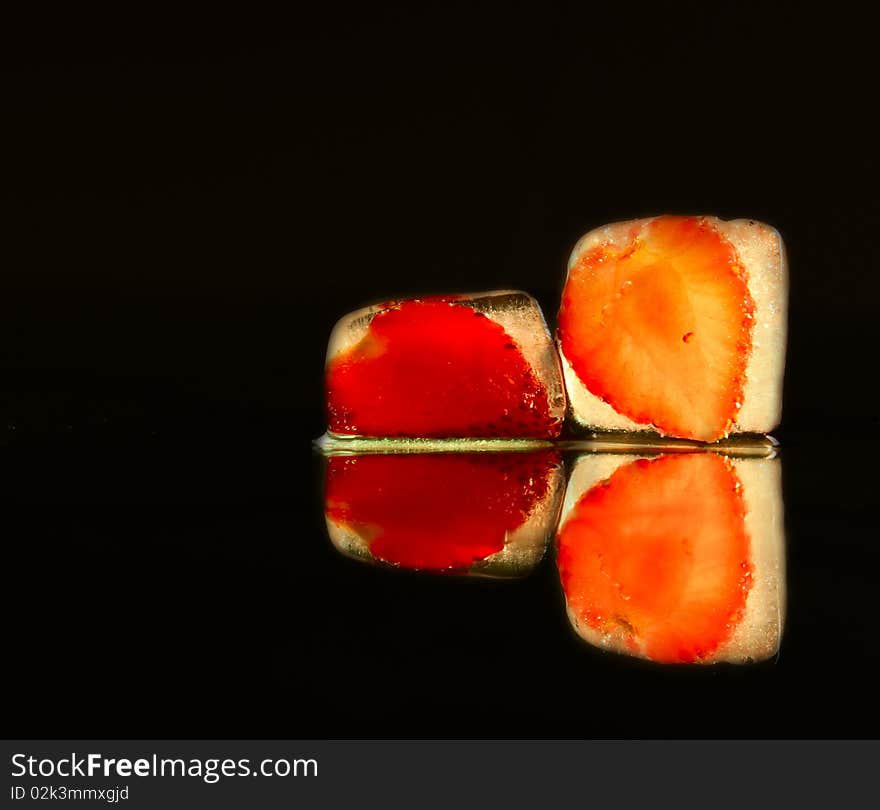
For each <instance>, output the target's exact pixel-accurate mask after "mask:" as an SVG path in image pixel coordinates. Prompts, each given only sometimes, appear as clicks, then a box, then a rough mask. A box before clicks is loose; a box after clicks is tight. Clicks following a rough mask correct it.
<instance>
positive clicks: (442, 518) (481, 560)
mask: <svg viewBox="0 0 880 810" xmlns="http://www.w3.org/2000/svg"><path fill="white" fill-rule="evenodd" d="M562 484H563V472H562V466H561V462H560V458H559V454H558V453H557V452H555V451H542V452H535V453H485V454H480V453H469V454H465V453H456V454H394V455H363V456H350V457H335V458H331V459H329V461H328V466H327V475H326V487H325V514H326V518H327V526H328V530H329V532H330V537H331V540H332V541H333V543H334V545H335V546H336V547H337V548H338V549H339V550H340V551H342V552H343V553H346V554H349V555H351V556H355V557H359V558H361V559H366V560H369V561H378V562H384V563H389V564H392V565H396V566H400V567H402V568H408V569H414V570H426V571H447V570H459V571H472V572H474V573H485V574H488V575H498V576H506V575H512V576H517V575H521V574H523V573H525V572H526V571H527V570H528V569H529V568H530V567H532V566H533V565H535V564H536V563H537V562H538V560H540V558H541V556H542V554H543V552H544V548H545V545H546V543H547V541H548V540H549V537H550V535H551V534H552V532H553V528H554V524H555V518H556V513H557V505H558V503H559V500H560V497H561V490H562Z"/></svg>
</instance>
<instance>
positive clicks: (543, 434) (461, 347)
mask: <svg viewBox="0 0 880 810" xmlns="http://www.w3.org/2000/svg"><path fill="white" fill-rule="evenodd" d="M326 384H327V410H328V418H329V428H330V432H331V433H335V434H342V435H356V436H374V437H425V438H449V437H529V438H548V437H553V436H557V435H558V434H559V432H560V430H561V427H562V419H563V416H564V407H565V394H564V391H563V388H562V380H561V375H560V371H559V361H558V359H557V357H556V355H555V350H554V347H553V343H552V340H551V338H550V334H549V332H548V330H547V326H546V324H545V323H544V320H543V316H542V315H541V312H540V309H539V308H538V306H537V303H536V302H535V301H534V299H532V298H531V297H530V296H527V295H526V294H525V293H516V292H511V293H503V292H502V293H494V294H485V295H479V296H470V297H455V298H431V299H413V300H408V301H399V302H391V303H389V304H384V305H381V306H379V307H372V308H370V309H367V310H362V311H361V312H358V313H353V314H352V315H350V316H348V317H346V318H344V319H343V320H342V321H340V322H339V324H337V327H336V329H335V330H334V333H333V335H332V336H331V341H330V351H329V354H328V362H327V369H326Z"/></svg>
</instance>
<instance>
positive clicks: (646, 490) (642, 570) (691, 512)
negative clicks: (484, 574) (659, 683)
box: [557, 454, 752, 663]
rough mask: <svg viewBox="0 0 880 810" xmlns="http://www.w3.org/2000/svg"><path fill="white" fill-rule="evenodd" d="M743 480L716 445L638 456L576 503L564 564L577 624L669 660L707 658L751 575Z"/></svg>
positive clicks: (563, 544)
mask: <svg viewBox="0 0 880 810" xmlns="http://www.w3.org/2000/svg"><path fill="white" fill-rule="evenodd" d="M744 518H745V506H744V501H743V498H742V492H741V485H740V483H739V480H738V478H737V476H736V473H735V472H734V470H733V467H732V465H731V463H730V461H729V460H728V459H724V458H722V457H721V456H717V455H715V454H690V455H679V456H662V457H660V458H658V459H656V460H647V459H639V460H637V461H634V462H631V463H628V464H625V465H623V466H621V467H619V468H618V469H617V470H616V471H615V472H614V473H613V474H612V475H611V476H610V478H608V479H606V480H604V481H602V482H600V483H598V484H596V485H595V486H593V487H592V488H591V489H590V490H588V491H587V492H586V493H585V494H584V495H583V496H582V497H581V498H580V500H579V501H578V502H577V503H576V504H575V506H574V507H573V509H572V511H571V512H570V514H569V517H568V519H567V520H566V521H565V522H564V523H563V525H562V526H561V528H560V530H559V533H558V537H557V547H558V557H557V560H558V567H559V576H560V579H561V582H562V587H563V590H564V592H565V598H566V602H567V604H568V608H569V612H570V615H572V617H573V619H574V621H575V623H576V625H578V624H581V625H585V626H586V628H588V629H589V630H590V631H592V632H593V633H598V634H599V635H600V637H601V638H603V639H604V642H605V643H607V644H608V645H609V646H612V647H616V648H618V649H622V650H625V651H628V652H630V653H631V654H634V655H641V656H644V657H646V658H649V659H651V660H654V661H659V662H664V663H690V662H699V661H702V660H704V659H706V658H707V657H708V656H710V655H711V654H712V653H714V652H715V651H716V650H717V649H718V648H719V647H720V646H721V645H723V644H724V643H725V642H726V641H727V640H728V639H729V638H730V637H731V635H732V633H733V630H734V628H735V627H736V626H737V624H738V623H739V622H740V621H741V619H742V617H743V615H744V612H745V605H746V599H747V596H748V593H749V590H750V588H751V582H752V563H751V561H750V540H749V537H748V534H747V532H746V528H745V520H744Z"/></svg>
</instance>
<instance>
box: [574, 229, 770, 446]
mask: <svg viewBox="0 0 880 810" xmlns="http://www.w3.org/2000/svg"><path fill="white" fill-rule="evenodd" d="M753 317H754V303H753V301H752V298H751V296H750V294H749V289H748V284H747V280H746V276H745V269H744V267H743V264H742V263H741V262H740V260H739V258H738V256H737V253H736V250H735V249H734V247H733V246H732V245H731V244H730V242H728V241H727V240H726V239H725V238H724V237H723V236H722V235H721V234H720V233H719V232H718V230H717V229H716V228H715V227H714V225H713V224H712V222H711V221H709V220H708V219H707V218H705V217H674V216H663V217H657V218H656V219H651V220H642V221H639V222H636V223H634V224H633V226H632V227H631V229H630V231H629V233H628V234H627V237H626V238H625V239H623V240H616V241H614V242H612V241H606V242H604V243H601V244H598V245H596V246H595V247H593V248H591V249H587V250H585V251H584V252H583V253H582V254H581V255H580V256H578V257H577V258H576V261H575V262H574V264H573V266H572V267H571V269H570V271H569V275H568V279H567V281H566V285H565V290H564V292H563V298H562V306H561V308H560V311H559V343H560V347H561V350H562V353H563V354H564V356H565V358H566V359H567V360H568V362H569V363H570V365H571V367H572V369H573V371H574V373H575V374H576V375H577V377H578V379H579V380H580V381H581V382H582V383H583V385H584V386H585V387H586V388H587V389H588V390H589V391H590V392H592V393H593V394H595V395H596V396H597V397H599V398H600V399H602V400H604V401H605V402H607V403H608V404H609V405H611V407H612V408H614V410H616V411H617V412H618V413H619V414H622V415H623V416H626V417H628V418H629V419H631V420H632V421H634V422H636V423H638V424H643V425H652V426H653V427H654V428H656V429H657V430H658V431H659V432H660V433H662V434H666V435H670V436H678V437H682V438H688V439H696V440H698V441H705V442H712V441H716V440H718V439H721V438H723V437H725V436H726V435H727V434H728V433H729V432H730V430H731V428H732V427H733V424H734V421H735V419H736V415H737V412H738V411H739V409H740V407H741V403H742V401H743V387H744V382H745V371H746V364H747V362H748V358H749V354H750V351H751V331H752V322H753Z"/></svg>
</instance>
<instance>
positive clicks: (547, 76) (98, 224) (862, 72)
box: [0, 3, 880, 737]
mask: <svg viewBox="0 0 880 810" xmlns="http://www.w3.org/2000/svg"><path fill="white" fill-rule="evenodd" d="M4 29H5V30H4V34H3V36H4V39H5V42H4V49H3V53H4V56H5V64H4V69H3V74H2V83H0V88H2V105H3V108H2V109H3V115H2V134H0V145H2V155H3V157H2V161H0V167H2V168H0V172H2V174H0V200H2V208H0V216H2V234H3V237H2V238H3V248H2V255H3V271H2V278H3V281H4V284H3V292H2V295H0V353H2V369H0V371H2V373H0V410H2V413H0V476H2V481H0V484H2V490H0V491H2V508H3V514H4V517H5V518H6V519H5V520H4V529H3V540H2V550H3V569H2V570H3V585H2V589H0V590H2V593H3V598H4V601H5V602H6V603H7V604H6V606H5V608H4V612H3V617H4V625H5V632H4V636H3V643H4V655H3V661H4V667H3V669H4V671H5V675H6V678H7V680H8V685H7V692H6V694H7V695H8V696H9V699H8V701H6V703H7V706H6V708H5V709H4V732H5V733H6V734H7V735H9V736H19V737H24V736H31V737H34V736H46V737H61V736H80V737H82V736H104V737H147V736H163V737H169V736H177V737H184V736H190V737H212V736H224V737H271V736H277V737H301V736H313V737H314V736H388V735H420V736H435V735H441V736H442V735H457V736H472V735H474V736H477V735H482V736H504V735H517V736H545V735H557V736H576V737H592V736H641V737H678V736H689V735H690V736H693V735H700V736H703V735H705V736H717V737H727V736H731V737H742V736H744V737H753V736H775V737H779V736H857V737H859V736H872V735H873V736H875V735H876V733H877V704H876V700H875V698H874V690H873V688H872V686H873V683H874V682H875V680H876V678H877V663H878V652H877V642H876V634H877V633H876V631H877V619H878V611H877V606H876V598H877V597H876V586H877V583H878V579H880V574H878V571H877V565H878V562H880V555H878V547H877V534H878V532H877V518H876V514H875V505H876V503H877V497H876V494H875V483H876V472H875V463H876V462H875V456H876V451H877V446H878V441H877V440H878V433H880V422H878V408H877V405H876V401H877V400H876V396H875V393H874V392H875V389H876V382H875V377H876V357H875V354H876V346H877V294H878V292H880V284H878V279H877V267H878V247H877V244H878V243H877V237H876V233H875V231H876V228H877V225H878V222H880V216H878V214H880V212H878V203H877V195H876V189H877V187H878V184H880V173H878V166H877V157H876V143H877V135H878V133H877V131H876V129H875V128H874V126H873V124H872V120H873V117H874V107H875V106H876V99H875V97H876V80H877V78H878V77H877V69H876V46H875V44H874V43H873V41H872V35H871V30H872V28H871V25H870V22H869V21H868V20H867V19H862V18H860V17H859V16H858V14H857V13H855V12H850V11H848V10H846V9H845V8H844V7H843V6H838V5H837V4H835V5H834V6H833V7H831V9H830V10H829V9H825V10H824V11H823V12H822V13H821V14H820V13H819V12H817V11H815V12H814V11H810V10H807V9H806V8H805V7H803V6H802V5H801V4H791V5H788V4H775V5H773V6H772V7H766V4H765V7H762V6H761V5H759V4H756V5H754V6H746V5H742V4H734V3H730V4H706V3H700V4H689V3H678V4H674V7H670V8H667V7H664V6H662V5H661V4H656V5H653V6H649V7H644V8H642V7H639V6H636V5H633V4H629V3H627V4H620V7H619V8H618V7H614V4H609V5H607V6H598V7H597V6H592V5H590V4H586V3H582V4H572V5H570V6H566V5H557V6H553V7H550V6H541V5H540V4H510V5H507V6H504V7H496V8H490V7H488V6H482V5H474V4H471V3H461V4H456V3H446V4H443V5H442V6H436V7H430V6H427V5H419V6H418V7H417V8H407V7H405V6H400V7H397V8H395V7H385V8H382V9H380V8H377V7H370V8H366V7H361V8H360V9H359V10H356V11H355V10H350V9H345V8H343V7H341V6H339V5H336V4H333V5H332V6H328V7H327V8H326V9H325V10H310V11H307V12H302V13H299V14H298V15H291V16H289V17H287V18H285V19H269V18H265V19H257V18H254V19H251V20H248V21H244V20H241V19H239V18H236V17H230V18H225V19H218V18H217V17H214V16H212V17H210V18H199V19H182V18H180V17H173V18H168V19H153V18H149V17H147V16H144V17H142V18H136V17H135V16H134V15H132V17H131V18H130V19H121V18H118V17H101V18H95V19H84V18H82V17H71V18H70V19H63V20H59V19H57V18H55V19H53V20H52V25H51V27H50V26H49V25H48V21H46V20H40V21H37V22H36V23H34V22H32V21H28V22H22V23H20V24H19V23H18V22H12V21H10V22H9V24H8V25H5V26H4ZM660 212H680V213H687V212H693V213H712V214H716V215H718V216H721V217H724V218H731V217H740V216H744V217H753V218H756V219H761V220H764V221H766V222H769V223H771V224H773V225H775V226H777V227H778V228H779V229H780V231H781V232H782V234H783V236H784V238H785V239H786V242H787V245H788V249H789V258H790V262H791V282H792V290H791V335H790V352H789V362H788V370H787V379H786V391H785V422H784V424H783V426H782V427H781V428H780V430H779V431H778V432H777V436H778V437H779V438H780V440H781V441H782V444H783V464H784V475H785V485H786V490H785V497H786V507H787V522H788V527H789V549H788V555H789V590H790V600H789V623H788V629H787V633H786V637H785V640H784V644H783V647H782V651H781V654H780V657H779V659H778V661H776V662H771V663H768V664H764V665H760V666H757V667H754V668H748V669H738V670H730V669H717V668H715V669H712V668H710V669H700V670H681V669H664V668H660V667H657V666H653V665H650V664H644V663H639V662H631V661H626V660H623V659H618V658H615V657H613V656H607V655H602V654H601V653H598V652H595V651H591V650H590V649H588V648H587V647H586V646H583V645H581V644H579V643H578V642H577V641H576V640H575V639H574V637H573V636H572V634H571V633H570V631H569V630H568V628H567V625H566V620H565V616H564V611H563V609H562V604H561V597H560V595H559V592H558V586H557V584H556V579H555V571H554V569H553V565H552V560H549V559H548V560H546V561H545V563H544V565H543V566H542V568H541V569H540V570H539V571H537V572H536V573H535V574H534V575H533V576H532V577H530V578H529V579H527V580H526V581H524V582H522V583H518V584H511V583H494V584H486V583H479V584H476V583H473V582H461V581H454V580H450V579H442V578H439V579H432V578H420V577H407V576H402V575H401V576H396V575H393V574H387V573H386V574H383V573H378V572H376V571H374V570H371V569H368V568H366V567H361V566H358V565H357V564H355V563H352V562H349V561H346V560H343V559H342V558H340V557H338V556H337V555H336V554H335V553H334V552H333V550H332V548H331V547H330V545H329V542H328V541H327V540H326V539H325V538H324V536H323V530H322V528H321V522H322V512H321V504H320V500H319V487H320V478H319V473H320V466H321V464H320V460H319V459H317V458H316V457H314V456H313V454H312V451H311V449H310V440H311V439H313V438H314V437H316V436H317V435H319V434H320V433H321V432H322V431H323V428H324V424H323V412H322V393H321V376H322V367H323V355H324V350H325V345H326V339H327V336H328V334H329V331H330V328H331V327H332V325H333V323H334V322H335V320H336V319H337V318H339V317H340V316H342V315H343V314H345V313H346V312H347V311H350V310H352V309H354V308H356V307H358V306H361V305H363V304H365V303H369V302H370V301H374V300H381V299H383V298H386V297H388V296H392V295H405V294H410V293H420V292H441V291H468V290H473V291H478V290H487V289H492V288H496V287H505V288H509V287H514V288H522V289H526V290H529V291H531V292H532V293H533V294H535V295H536V296H537V297H538V298H539V300H540V301H541V303H542V305H543V306H544V309H545V312H546V313H547V314H548V318H550V319H551V320H552V317H553V313H554V312H555V308H556V304H557V301H558V295H559V292H560V288H561V282H562V273H563V268H564V262H565V259H566V256H567V253H568V251H569V250H570V248H571V246H572V244H573V243H574V241H575V240H576V239H577V237H578V236H579V235H580V234H581V233H583V232H584V231H586V230H588V229H590V228H592V227H595V226H597V225H600V224H603V223H605V222H611V221H614V220H617V219H622V218H631V217H637V216H644V215H650V214H655V213H660Z"/></svg>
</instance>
